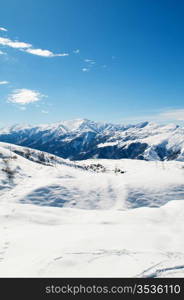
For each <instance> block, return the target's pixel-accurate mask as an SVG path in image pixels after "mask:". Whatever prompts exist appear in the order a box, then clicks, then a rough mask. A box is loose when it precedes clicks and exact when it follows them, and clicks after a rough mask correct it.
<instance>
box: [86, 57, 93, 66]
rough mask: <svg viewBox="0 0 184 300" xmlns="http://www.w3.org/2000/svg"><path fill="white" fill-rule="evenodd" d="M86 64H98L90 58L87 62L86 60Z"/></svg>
mask: <svg viewBox="0 0 184 300" xmlns="http://www.w3.org/2000/svg"><path fill="white" fill-rule="evenodd" d="M84 61H85V62H86V63H89V64H92V65H93V64H96V62H95V61H94V60H92V59H88V58H86V59H85V60H84Z"/></svg>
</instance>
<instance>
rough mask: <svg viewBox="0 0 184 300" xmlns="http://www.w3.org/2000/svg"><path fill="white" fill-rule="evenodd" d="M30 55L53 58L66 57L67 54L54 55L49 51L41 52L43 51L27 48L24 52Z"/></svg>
mask: <svg viewBox="0 0 184 300" xmlns="http://www.w3.org/2000/svg"><path fill="white" fill-rule="evenodd" d="M24 51H26V52H28V53H30V54H34V55H38V56H43V57H55V56H68V55H69V54H68V53H59V54H54V53H53V52H52V51H50V50H43V49H34V48H29V49H26V50H24Z"/></svg>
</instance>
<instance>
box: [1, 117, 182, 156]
mask: <svg viewBox="0 0 184 300" xmlns="http://www.w3.org/2000/svg"><path fill="white" fill-rule="evenodd" d="M0 141H2V142H8V143H14V144H17V145H21V146H27V147H31V148H34V149H38V150H41V151H46V152H49V153H52V154H55V155H57V156H60V157H63V158H69V159H71V160H83V159H89V158H108V159H109V158H110V159H120V158H131V159H141V160H180V161H183V160H184V128H183V127H179V126H177V125H174V124H169V125H158V124H155V123H149V122H143V123H140V124H137V125H128V126H124V125H116V124H108V123H98V122H93V121H90V120H87V119H77V120H73V121H63V122H59V123H54V124H50V125H48V124H46V125H40V126H35V127H33V126H28V125H15V126H11V127H6V128H2V129H0Z"/></svg>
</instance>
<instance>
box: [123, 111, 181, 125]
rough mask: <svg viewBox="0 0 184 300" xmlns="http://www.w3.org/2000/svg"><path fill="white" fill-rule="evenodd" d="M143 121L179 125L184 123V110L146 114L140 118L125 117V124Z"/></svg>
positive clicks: (139, 116)
mask: <svg viewBox="0 0 184 300" xmlns="http://www.w3.org/2000/svg"><path fill="white" fill-rule="evenodd" d="M143 121H152V122H158V123H166V122H174V123H179V122H181V121H184V109H167V110H165V111H162V112H158V113H155V114H145V115H138V116H131V117H125V118H124V119H123V122H126V123H138V122H143Z"/></svg>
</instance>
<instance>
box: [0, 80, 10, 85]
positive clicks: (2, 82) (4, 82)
mask: <svg viewBox="0 0 184 300" xmlns="http://www.w3.org/2000/svg"><path fill="white" fill-rule="evenodd" d="M8 83H9V82H8V81H6V80H4V81H0V85H3V84H8Z"/></svg>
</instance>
